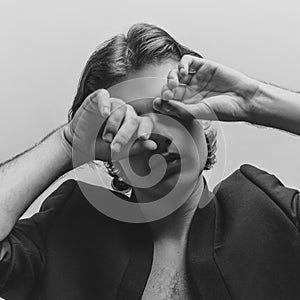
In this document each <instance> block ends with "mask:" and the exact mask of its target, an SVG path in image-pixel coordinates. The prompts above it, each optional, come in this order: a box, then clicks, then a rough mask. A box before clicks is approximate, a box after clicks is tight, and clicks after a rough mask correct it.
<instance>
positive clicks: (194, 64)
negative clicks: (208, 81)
mask: <svg viewBox="0 0 300 300" xmlns="http://www.w3.org/2000/svg"><path fill="white" fill-rule="evenodd" d="M203 64H204V59H202V58H200V57H196V56H192V55H184V56H183V57H182V58H181V60H180V62H179V64H178V72H179V75H180V76H181V77H187V76H188V74H189V72H191V73H192V72H193V73H194V72H197V71H198V69H199V68H200V67H201V66H202V65H203Z"/></svg>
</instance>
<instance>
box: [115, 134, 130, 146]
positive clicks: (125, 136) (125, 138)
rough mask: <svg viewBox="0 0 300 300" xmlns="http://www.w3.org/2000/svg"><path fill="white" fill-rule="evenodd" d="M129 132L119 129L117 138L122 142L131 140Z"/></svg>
mask: <svg viewBox="0 0 300 300" xmlns="http://www.w3.org/2000/svg"><path fill="white" fill-rule="evenodd" d="M129 138H130V136H129V134H128V132H124V131H119V132H118V133H117V135H116V140H117V141H118V142H120V143H121V144H126V143H127V142H128V141H129Z"/></svg>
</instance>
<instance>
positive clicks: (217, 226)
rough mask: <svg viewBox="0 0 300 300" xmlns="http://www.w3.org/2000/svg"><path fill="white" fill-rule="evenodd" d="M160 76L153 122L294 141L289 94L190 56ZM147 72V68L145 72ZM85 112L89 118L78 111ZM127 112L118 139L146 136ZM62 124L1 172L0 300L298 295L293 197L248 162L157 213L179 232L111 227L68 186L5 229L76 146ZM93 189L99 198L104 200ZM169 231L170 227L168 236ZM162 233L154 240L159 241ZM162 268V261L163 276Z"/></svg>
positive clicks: (103, 95)
mask: <svg viewBox="0 0 300 300" xmlns="http://www.w3.org/2000/svg"><path fill="white" fill-rule="evenodd" d="M170 66H171V65H168V68H169V67H170ZM160 68H162V67H160ZM172 68H173V69H172V70H171V71H170V72H169V74H168V81H167V85H166V86H164V87H163V89H162V92H161V97H158V98H156V99H155V100H154V101H153V103H152V105H153V108H154V109H155V110H156V111H159V112H160V113H161V114H165V115H171V116H174V117H176V118H178V119H182V120H190V119H194V118H201V119H214V118H215V117H216V116H217V118H218V119H220V120H224V121H247V122H250V123H253V124H259V125H264V126H270V127H274V128H280V129H283V130H286V131H288V132H292V133H295V134H299V133H300V130H299V128H300V127H299V123H300V122H299V114H300V99H299V98H300V97H299V95H298V94H297V93H292V92H289V91H285V90H282V89H279V88H276V87H272V86H270V85H266V84H263V83H260V82H258V81H256V80H253V79H250V78H248V77H247V76H245V75H242V74H241V73H239V72H237V71H234V70H231V69H229V68H226V67H224V66H220V65H217V64H215V63H213V62H210V61H207V60H204V59H201V58H197V57H195V56H191V55H185V56H183V57H182V58H181V60H180V62H179V64H178V66H177V64H176V67H175V66H174V65H172ZM166 69H167V67H166ZM166 69H163V70H162V69H159V72H165V71H166ZM155 70H158V69H155ZM147 72H150V71H149V70H148V69H147ZM151 72H152V71H151ZM147 74H149V73H147ZM160 74H162V73H160ZM139 75H140V74H139ZM179 82H180V83H182V84H185V85H188V86H190V87H191V88H192V90H193V91H195V92H196V93H191V94H189V91H191V90H188V89H187V90H185V94H184V96H183V94H182V93H181V86H180V85H179ZM178 95H179V96H178ZM108 100H111V99H109V95H108V94H107V92H106V91H105V90H102V91H100V92H99V91H98V92H97V93H96V94H94V96H93V97H92V96H90V97H88V98H86V100H85V102H84V105H83V106H80V108H79V112H81V113H83V115H84V113H85V116H86V119H89V118H88V116H90V118H91V119H96V118H95V116H97V115H98V117H99V119H100V118H104V117H105V116H106V117H107V116H110V117H111V115H112V113H113V112H114V110H113V109H112V110H111V111H109V110H108V111H107V112H105V110H104V108H105V107H108V106H109V105H110V104H111V103H112V102H111V101H108ZM90 104H91V105H90ZM87 107H90V108H92V110H84V108H87ZM98 107H99V108H100V109H98ZM111 108H112V107H110V109H111ZM80 110H81V111H80ZM129 111H130V110H129ZM130 112H131V115H130V116H128V118H130V117H132V118H135V122H134V124H136V126H135V127H134V128H133V127H132V128H128V127H127V128H126V132H128V131H130V130H131V133H132V132H133V131H138V134H140V135H142V133H144V130H141V127H142V128H143V129H145V128H146V129H147V132H146V133H147V134H149V133H151V125H149V123H147V125H145V123H143V122H145V119H143V120H141V119H140V118H139V116H137V115H134V113H133V112H132V111H130ZM127 114H129V112H128V111H127V110H126V111H123V118H124V119H125V116H126V115H127ZM75 120H76V114H75ZM119 121H120V120H119ZM114 122H115V121H114ZM107 123H108V124H106V128H109V126H112V125H113V119H111V120H110V118H108V121H107ZM75 124H76V123H75ZM142 124H144V125H142ZM127 125H128V124H127ZM127 125H126V122H124V123H123V125H121V126H120V127H119V129H118V130H115V132H114V135H113V136H112V137H111V138H110V141H109V144H111V145H115V144H116V143H118V144H119V145H120V146H119V147H118V148H120V149H122V147H126V141H124V136H122V135H118V133H119V132H122V126H127ZM74 126H75V125H74V122H73V121H70V122H69V123H68V124H67V125H65V126H64V127H62V128H60V129H58V130H57V131H56V132H54V133H53V134H52V135H50V136H49V137H48V138H46V139H45V140H44V141H43V142H42V143H41V144H39V145H38V146H37V147H35V148H33V149H31V150H30V151H28V152H26V153H25V154H23V155H20V156H19V157H17V158H15V159H14V160H12V161H10V162H7V163H6V164H4V165H3V166H2V169H1V171H2V178H1V182H2V183H4V184H3V186H4V187H5V189H2V194H1V195H0V201H1V208H3V209H1V211H0V213H1V218H0V220H1V221H0V222H1V224H0V228H1V238H0V240H1V241H2V243H1V255H0V259H1V264H0V274H1V277H0V286H1V292H2V294H3V296H4V297H7V298H8V299H27V298H28V299H34V298H37V299H38V298H39V297H40V299H95V298H101V299H141V298H142V299H168V298H170V299H297V298H298V295H299V292H300V291H299V287H298V286H297V281H298V278H299V275H300V274H299V264H300V254H299V253H300V240H299V192H297V191H295V190H291V189H287V188H285V187H283V186H282V185H281V183H280V182H279V181H278V180H277V179H276V178H275V177H273V176H271V175H269V174H267V173H265V172H263V171H261V170H258V169H256V168H254V167H252V166H247V165H244V166H242V167H241V169H240V170H238V171H237V172H235V173H234V174H233V175H232V176H230V177H229V178H228V179H226V180H225V181H224V182H223V183H222V184H221V186H220V188H219V189H218V191H217V193H216V197H215V198H214V199H213V200H212V201H210V202H209V204H208V205H207V206H205V207H204V208H202V209H200V208H198V207H197V204H198V202H199V201H202V200H201V199H203V198H207V197H208V195H209V192H208V191H207V189H205V188H203V186H201V184H200V185H199V187H201V188H202V189H200V188H199V193H200V195H201V199H198V202H195V203H196V206H195V207H194V206H193V207H189V209H188V210H186V211H185V212H186V214H185V216H184V217H182V218H181V219H180V218H179V217H180V215H179V214H178V213H177V211H176V212H175V215H176V213H177V215H176V217H178V218H177V219H176V218H174V219H170V218H169V216H168V218H167V219H166V220H172V221H175V220H178V221H179V223H180V222H182V226H179V225H180V224H179V225H178V224H176V223H174V222H173V223H171V222H165V224H164V222H163V221H161V222H158V223H155V225H156V224H159V225H166V224H167V226H157V227H156V226H154V227H150V226H148V225H147V223H146V224H129V223H128V224H127V223H124V222H120V221H118V220H117V221H116V220H112V219H110V218H108V217H106V216H104V215H102V214H99V213H98V212H97V211H96V210H95V209H94V208H93V207H92V206H90V205H89V204H88V203H87V201H84V195H83V194H82V193H81V191H80V189H79V188H78V186H77V184H76V182H74V181H68V182H66V183H64V184H63V185H62V186H61V187H60V188H59V189H58V190H57V191H56V192H54V193H53V195H52V196H50V198H49V199H48V200H47V201H46V202H45V204H44V206H43V207H42V212H41V213H39V214H37V215H35V216H34V217H32V218H30V219H28V220H24V221H19V222H18V223H17V224H16V225H15V223H16V221H17V219H18V217H19V216H20V215H21V214H22V212H23V211H24V209H25V208H26V207H27V206H28V205H29V204H30V203H31V201H32V199H34V198H35V197H36V196H37V195H39V194H40V193H41V192H42V191H43V190H44V189H45V188H46V187H47V186H48V185H49V184H50V183H51V182H52V181H53V180H54V179H55V178H57V177H58V176H59V175H60V174H62V173H64V172H65V171H66V170H68V169H69V168H70V165H71V154H70V153H71V145H70V142H72V141H74V135H75V134H76V135H78V134H79V140H81V139H83V138H84V134H88V133H86V132H84V131H80V130H79V131H76V129H75V127H74ZM104 131H105V130H104ZM75 138H76V137H75ZM146 141H147V143H146V144H145V141H144V142H143V144H142V145H141V144H138V145H136V151H137V152H139V151H141V150H142V149H145V148H150V149H152V150H153V149H154V148H155V147H156V146H155V145H154V144H153V141H152V142H151V138H148V139H146ZM154 142H155V140H154ZM100 146H101V145H100ZM104 146H105V147H107V145H105V144H104V143H103V144H102V148H101V147H100V148H101V149H105V148H104ZM96 148H97V147H96ZM111 148H112V149H111V150H112V153H113V154H112V156H113V155H118V154H117V153H121V151H120V149H116V148H115V147H113V146H112V147H111ZM106 149H107V148H106ZM49 150H50V151H49ZM101 153H102V154H103V153H104V152H101ZM105 153H106V155H107V153H108V151H107V152H105ZM33 159H34V162H33V161H32V160H33ZM24 170H26V173H25V171H24ZM12 174H14V175H13V176H12ZM12 178H14V181H13V180H12ZM2 179H3V180H2ZM89 188H92V187H89ZM96 190H97V189H96ZM202 190H203V192H202ZM99 192H100V193H101V195H102V196H107V197H108V192H106V191H103V190H99ZM120 197H121V196H120ZM194 199H196V198H195V197H194V198H193V199H192V200H194ZM195 201H196V200H195ZM190 203H192V204H195V203H194V202H190ZM178 211H180V209H178ZM151 225H152V224H151ZM172 226H173V227H175V229H176V230H172ZM153 228H154V229H153ZM155 228H158V229H159V230H156V231H155ZM161 229H163V230H161ZM177 229H178V230H182V231H180V233H182V236H184V238H183V239H182V240H181V239H180V237H181V235H179V238H178V239H176V236H175V237H174V236H173V234H175V235H176V233H177V232H178V231H177ZM162 232H163V233H166V234H165V235H161V233H162ZM170 234H171V236H172V238H169V237H170ZM155 235H158V236H159V237H161V236H163V237H164V239H158V240H159V241H163V243H161V244H160V243H156V244H155V243H154V242H153V241H154V240H155ZM156 241H157V239H156ZM165 241H167V243H165ZM174 241H181V243H173V242H174ZM155 246H156V247H155ZM160 246H162V247H161V248H160ZM181 246H183V248H181ZM178 249H179V251H177V250H178ZM160 250H161V251H160ZM181 250H182V251H181ZM178 252H179V253H178ZM168 256H169V257H168ZM161 257H164V258H165V260H169V259H170V262H171V264H172V263H174V264H176V263H178V261H179V262H181V263H182V265H181V266H178V270H179V271H180V272H178V273H176V272H175V273H171V274H170V275H172V276H168V273H164V274H162V273H160V272H152V270H153V269H155V267H156V266H155V264H154V263H156V264H158V262H159V263H161V264H164V263H165V262H164V261H163V260H162V259H161ZM170 257H171V258H170ZM172 258H174V259H173V260H172ZM171 264H170V265H166V269H167V270H170V268H171ZM157 270H158V271H162V269H159V268H158V269H156V271H157ZM176 276H177V277H178V278H177V277H176ZM168 277H172V280H173V281H169V286H166V285H164V282H165V281H168ZM177 279H178V280H177ZM178 287H179V288H178Z"/></svg>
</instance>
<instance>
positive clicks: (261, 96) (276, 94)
mask: <svg viewBox="0 0 300 300" xmlns="http://www.w3.org/2000/svg"><path fill="white" fill-rule="evenodd" d="M253 102H254V108H255V110H254V111H253V112H252V114H250V116H251V117H250V120H249V121H250V122H251V123H254V124H258V125H263V126H268V127H273V128H277V129H281V130H285V131H287V132H291V133H294V134H297V135H300V94H299V93H296V92H292V91H288V90H285V89H282V88H279V87H276V86H273V85H270V84H266V83H262V84H260V88H259V90H258V91H257V93H256V94H255V96H254V98H253Z"/></svg>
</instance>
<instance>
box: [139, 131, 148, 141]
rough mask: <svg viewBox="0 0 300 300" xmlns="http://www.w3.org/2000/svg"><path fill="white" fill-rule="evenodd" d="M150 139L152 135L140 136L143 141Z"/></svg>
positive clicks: (143, 134)
mask: <svg viewBox="0 0 300 300" xmlns="http://www.w3.org/2000/svg"><path fill="white" fill-rule="evenodd" d="M149 137H150V133H146V132H145V133H142V134H141V135H140V138H141V139H143V140H148V139H149Z"/></svg>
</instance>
